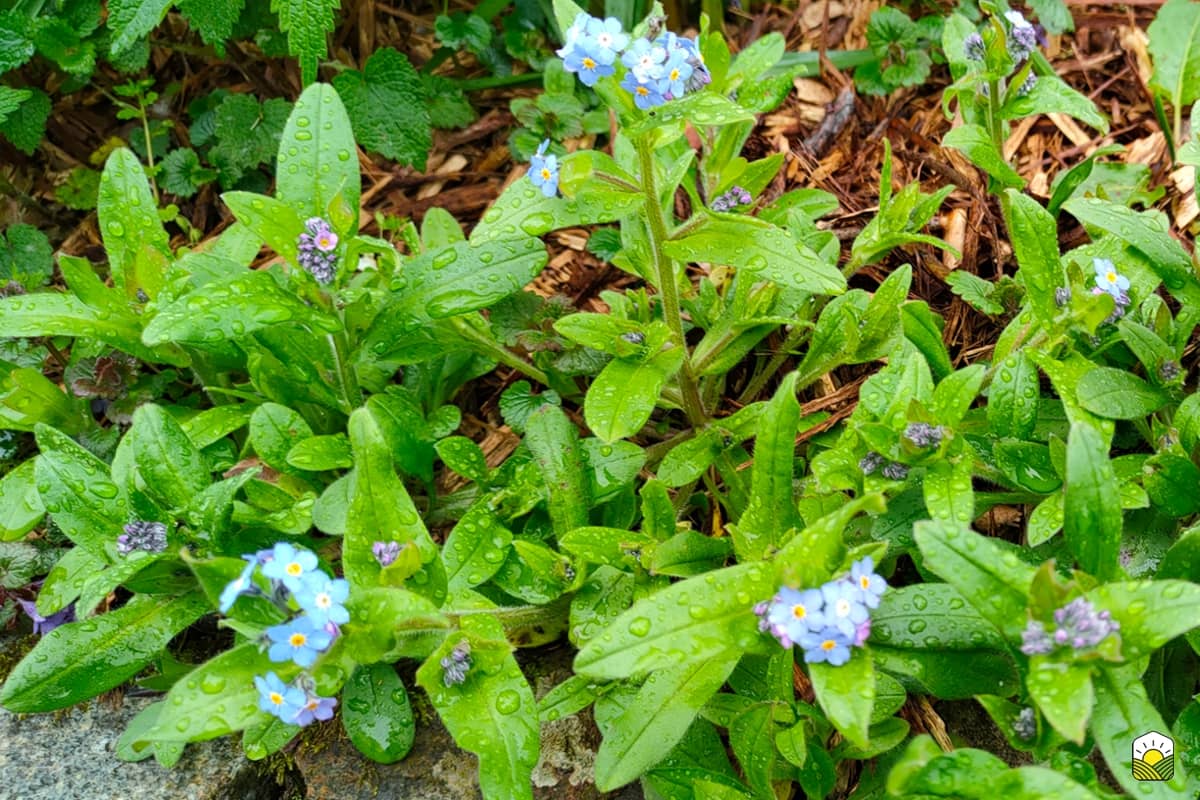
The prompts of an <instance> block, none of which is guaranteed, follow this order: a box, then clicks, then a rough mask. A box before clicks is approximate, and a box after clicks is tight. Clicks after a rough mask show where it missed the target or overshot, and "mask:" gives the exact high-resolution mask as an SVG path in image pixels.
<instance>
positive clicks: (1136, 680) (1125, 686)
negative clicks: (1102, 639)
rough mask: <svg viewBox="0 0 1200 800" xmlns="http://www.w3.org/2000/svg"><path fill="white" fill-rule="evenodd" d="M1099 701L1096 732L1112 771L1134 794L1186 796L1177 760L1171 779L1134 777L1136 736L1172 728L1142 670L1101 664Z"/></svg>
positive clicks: (1164, 799) (1159, 799)
mask: <svg viewBox="0 0 1200 800" xmlns="http://www.w3.org/2000/svg"><path fill="white" fill-rule="evenodd" d="M1094 683H1095V687H1096V705H1095V707H1094V708H1093V710H1092V725H1091V728H1092V736H1093V738H1094V739H1095V740H1096V745H1097V747H1099V748H1100V752H1101V753H1103V754H1104V760H1105V762H1107V764H1108V767H1109V769H1110V770H1111V774H1112V775H1113V776H1114V777H1115V778H1116V779H1117V782H1118V783H1120V784H1121V787H1122V788H1124V789H1125V791H1126V792H1128V793H1129V794H1130V795H1133V796H1136V797H1143V798H1147V800H1168V798H1179V797H1186V796H1189V795H1191V794H1194V791H1193V792H1187V793H1185V791H1184V790H1185V786H1186V784H1187V781H1186V776H1185V774H1184V771H1183V770H1182V769H1181V768H1180V764H1179V762H1178V761H1176V768H1175V777H1174V778H1172V779H1171V780H1170V781H1165V782H1159V781H1138V780H1136V779H1135V778H1134V777H1133V769H1132V754H1131V748H1132V746H1133V739H1134V738H1135V737H1138V736H1141V735H1142V734H1143V733H1147V732H1148V731H1159V732H1165V731H1168V730H1170V728H1169V727H1167V724H1166V722H1164V721H1163V718H1162V717H1161V716H1160V715H1159V713H1158V711H1157V710H1156V709H1155V708H1154V706H1153V705H1151V703H1150V700H1149V699H1148V698H1147V697H1146V687H1145V686H1144V685H1143V683H1142V678H1141V670H1140V669H1139V668H1138V667H1137V666H1136V665H1133V664H1129V665H1125V666H1120V667H1110V666H1101V667H1100V668H1099V669H1098V670H1097V672H1096V675H1095V678H1094Z"/></svg>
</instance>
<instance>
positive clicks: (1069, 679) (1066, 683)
mask: <svg viewBox="0 0 1200 800" xmlns="http://www.w3.org/2000/svg"><path fill="white" fill-rule="evenodd" d="M1025 686H1026V688H1028V689H1029V694H1030V696H1032V697H1033V700H1034V702H1036V703H1037V706H1038V708H1039V709H1041V711H1042V714H1043V715H1045V717H1046V721H1048V722H1049V723H1050V724H1051V725H1052V726H1054V729H1055V730H1056V731H1058V732H1059V733H1061V734H1062V735H1063V736H1065V737H1066V738H1067V739H1069V740H1071V741H1072V742H1075V743H1076V744H1083V738H1084V736H1086V735H1087V725H1088V719H1089V718H1090V717H1091V712H1092V701H1093V699H1094V692H1093V691H1092V670H1091V667H1089V666H1087V665H1086V664H1063V663H1061V662H1057V661H1051V660H1049V659H1047V658H1045V657H1044V656H1034V657H1033V658H1032V659H1030V662H1029V677H1028V678H1026V680H1025Z"/></svg>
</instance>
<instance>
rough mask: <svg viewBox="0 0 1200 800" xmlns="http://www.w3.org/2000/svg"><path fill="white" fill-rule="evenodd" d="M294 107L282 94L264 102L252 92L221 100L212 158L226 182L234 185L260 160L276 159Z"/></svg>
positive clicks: (224, 184)
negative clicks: (284, 128) (257, 98)
mask: <svg viewBox="0 0 1200 800" xmlns="http://www.w3.org/2000/svg"><path fill="white" fill-rule="evenodd" d="M291 109H292V104H291V103H289V102H288V101H287V100H284V99H282V98H279V97H276V98H272V99H270V100H267V101H265V102H262V103H260V102H258V101H257V100H255V99H254V98H253V97H251V96H250V95H244V94H231V95H229V96H228V97H226V98H225V99H224V100H222V101H221V105H219V106H217V110H216V113H215V116H214V122H213V138H215V139H216V141H217V143H216V144H215V145H213V148H212V150H210V151H209V154H208V160H209V161H210V162H212V164H213V166H215V167H216V168H217V169H218V170H220V172H221V185H222V186H226V187H228V186H232V185H234V184H236V183H237V182H238V181H239V180H241V178H242V176H243V175H245V174H246V173H247V172H249V171H250V170H253V169H255V168H256V167H257V166H258V165H259V164H263V163H271V162H273V161H274V160H275V154H276V152H277V151H278V150H279V139H280V137H281V136H283V127H284V125H286V124H287V118H288V114H289V113H291Z"/></svg>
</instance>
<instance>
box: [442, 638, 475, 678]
mask: <svg viewBox="0 0 1200 800" xmlns="http://www.w3.org/2000/svg"><path fill="white" fill-rule="evenodd" d="M439 663H440V664H441V665H442V683H443V684H445V685H446V686H456V685H458V684H460V683H463V682H464V681H466V680H467V672H468V670H470V669H471V643H470V642H468V641H466V640H465V639H464V640H463V641H461V642H459V643H458V644H456V645H454V649H453V650H451V651H450V655H448V656H445V657H444V658H442V660H441V661H440V662H439Z"/></svg>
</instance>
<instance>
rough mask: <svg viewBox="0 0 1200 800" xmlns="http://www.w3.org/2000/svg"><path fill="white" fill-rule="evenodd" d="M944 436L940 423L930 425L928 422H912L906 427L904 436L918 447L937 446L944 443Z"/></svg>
mask: <svg viewBox="0 0 1200 800" xmlns="http://www.w3.org/2000/svg"><path fill="white" fill-rule="evenodd" d="M942 436H943V432H942V428H941V426H940V425H930V424H929V423H927V422H910V423H909V424H908V426H907V427H906V428H905V429H904V438H905V439H908V440H909V441H910V442H912V443H913V444H915V445H916V446H917V447H937V446H938V445H939V444H941V443H942Z"/></svg>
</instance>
